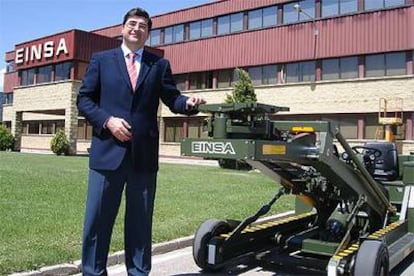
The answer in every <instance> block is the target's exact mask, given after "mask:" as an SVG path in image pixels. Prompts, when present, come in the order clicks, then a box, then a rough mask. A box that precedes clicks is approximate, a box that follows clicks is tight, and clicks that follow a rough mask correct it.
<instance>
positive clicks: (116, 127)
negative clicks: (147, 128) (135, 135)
mask: <svg viewBox="0 0 414 276" xmlns="http://www.w3.org/2000/svg"><path fill="white" fill-rule="evenodd" d="M106 128H107V129H109V131H111V133H112V135H113V136H114V137H115V138H116V139H118V140H119V141H121V142H126V141H129V140H131V138H132V134H131V131H130V130H131V126H130V124H128V122H127V121H125V120H124V119H122V118H118V117H110V118H109V119H108V121H107V122H106Z"/></svg>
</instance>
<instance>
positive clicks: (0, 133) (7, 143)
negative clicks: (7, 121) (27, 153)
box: [0, 124, 14, 150]
mask: <svg viewBox="0 0 414 276" xmlns="http://www.w3.org/2000/svg"><path fill="white" fill-rule="evenodd" d="M13 144H14V137H13V135H12V134H11V132H10V130H9V129H8V128H6V126H4V125H3V124H0V150H12V149H13Z"/></svg>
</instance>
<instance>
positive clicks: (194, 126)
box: [188, 118, 203, 138]
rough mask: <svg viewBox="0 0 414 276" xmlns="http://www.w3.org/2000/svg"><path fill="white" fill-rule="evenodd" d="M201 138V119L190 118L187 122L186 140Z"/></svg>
mask: <svg viewBox="0 0 414 276" xmlns="http://www.w3.org/2000/svg"><path fill="white" fill-rule="evenodd" d="M202 136H203V118H191V119H189V121H188V138H200V137H202Z"/></svg>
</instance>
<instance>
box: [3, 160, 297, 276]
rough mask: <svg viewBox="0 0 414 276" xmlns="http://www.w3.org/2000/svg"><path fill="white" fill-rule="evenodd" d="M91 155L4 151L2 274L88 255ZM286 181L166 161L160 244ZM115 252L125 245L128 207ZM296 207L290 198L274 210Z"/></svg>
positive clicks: (234, 211) (241, 208)
mask: <svg viewBox="0 0 414 276" xmlns="http://www.w3.org/2000/svg"><path fill="white" fill-rule="evenodd" d="M87 167H88V158H87V157H64V156H55V155H39V154H23V153H15V152H0V275H3V274H8V273H11V272H17V271H26V270H32V269H36V268H39V267H41V266H44V265H51V264H57V263H63V262H70V261H74V260H77V259H80V246H81V232H82V221H83V214H84V206H85V205H84V204H85V196H86V186H87V173H88V168H87ZM277 187H278V185H276V184H275V183H274V182H273V181H272V180H270V179H268V178H267V177H265V176H264V175H262V174H260V173H257V172H246V171H232V170H224V169H220V168H215V167H208V166H186V165H175V164H161V168H160V172H159V177H158V186H157V197H156V203H155V204H156V205H155V214H154V234H153V239H154V240H153V242H154V243H158V242H163V241H167V240H171V239H175V238H179V237H183V236H188V235H192V234H194V232H195V230H196V229H197V227H198V226H199V225H200V223H202V222H203V221H204V220H206V219H209V218H233V219H243V218H245V217H246V216H248V215H250V214H252V213H254V212H256V210H257V209H258V208H259V207H260V206H261V205H262V204H264V203H266V202H267V201H268V200H269V199H270V198H271V197H272V196H273V194H274V193H275V192H276V191H277ZM121 208H122V209H121V211H120V215H119V216H118V219H117V222H116V226H115V229H114V233H113V237H112V246H111V251H118V250H121V249H122V248H123V225H122V221H123V210H124V208H123V206H122V207H121ZM290 209H293V198H292V197H282V198H281V199H280V200H279V201H278V202H277V203H276V204H275V206H274V207H273V209H272V213H280V212H284V211H287V210H290Z"/></svg>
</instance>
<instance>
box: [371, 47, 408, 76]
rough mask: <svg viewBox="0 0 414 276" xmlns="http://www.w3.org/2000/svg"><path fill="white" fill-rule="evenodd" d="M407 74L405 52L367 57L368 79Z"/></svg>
mask: <svg viewBox="0 0 414 276" xmlns="http://www.w3.org/2000/svg"><path fill="white" fill-rule="evenodd" d="M405 74H406V61H405V52H399V53H388V54H379V55H368V56H366V57H365V76H366V77H383V76H396V75H405Z"/></svg>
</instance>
